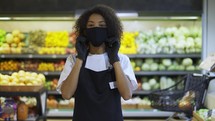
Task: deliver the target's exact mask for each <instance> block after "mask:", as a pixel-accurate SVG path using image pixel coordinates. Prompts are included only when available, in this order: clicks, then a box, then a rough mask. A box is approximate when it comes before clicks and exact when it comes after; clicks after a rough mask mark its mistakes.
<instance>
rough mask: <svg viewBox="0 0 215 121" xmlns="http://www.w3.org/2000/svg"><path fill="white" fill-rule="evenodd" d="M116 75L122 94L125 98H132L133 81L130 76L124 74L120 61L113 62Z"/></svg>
mask: <svg viewBox="0 0 215 121" xmlns="http://www.w3.org/2000/svg"><path fill="white" fill-rule="evenodd" d="M113 67H114V70H115V76H116V85H117V88H118V90H119V93H120V95H121V96H122V97H123V99H125V100H128V99H130V98H132V89H131V86H130V85H131V82H130V80H129V79H128V77H127V76H126V75H125V74H124V72H123V70H122V67H121V64H120V62H115V63H114V64H113Z"/></svg>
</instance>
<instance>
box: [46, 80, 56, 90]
mask: <svg viewBox="0 0 215 121" xmlns="http://www.w3.org/2000/svg"><path fill="white" fill-rule="evenodd" d="M57 84H58V79H56V78H54V79H52V80H51V81H46V83H45V87H46V89H47V90H56V88H57Z"/></svg>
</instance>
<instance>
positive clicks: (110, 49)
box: [106, 38, 120, 65]
mask: <svg viewBox="0 0 215 121" xmlns="http://www.w3.org/2000/svg"><path fill="white" fill-rule="evenodd" d="M119 48H120V43H119V40H118V39H116V38H112V39H109V40H108V42H107V44H106V52H107V54H108V57H109V61H110V64H112V65H113V64H114V63H115V62H117V61H119V56H118V51H119Z"/></svg>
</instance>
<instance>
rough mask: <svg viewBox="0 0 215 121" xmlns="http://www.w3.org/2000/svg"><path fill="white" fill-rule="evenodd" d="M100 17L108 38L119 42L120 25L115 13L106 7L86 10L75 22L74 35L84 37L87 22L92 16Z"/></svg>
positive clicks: (120, 34) (99, 6)
mask: <svg viewBox="0 0 215 121" xmlns="http://www.w3.org/2000/svg"><path fill="white" fill-rule="evenodd" d="M94 13H96V14H99V15H101V16H102V17H103V18H104V20H105V23H106V26H107V33H108V37H109V38H111V37H116V38H118V39H119V40H121V36H122V32H123V27H122V24H121V22H120V20H119V18H118V17H117V15H116V13H115V11H114V10H113V9H112V8H111V7H109V6H106V5H101V4H100V5H96V6H94V7H92V8H90V9H88V10H86V11H85V12H84V13H83V14H82V15H81V16H80V17H79V18H78V19H77V21H76V23H75V25H74V28H73V29H75V33H76V34H77V35H79V36H85V34H84V31H85V30H86V27H87V21H88V19H89V17H90V16H91V15H92V14H94Z"/></svg>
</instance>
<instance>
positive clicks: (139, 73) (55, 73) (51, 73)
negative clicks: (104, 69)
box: [0, 71, 201, 76]
mask: <svg viewBox="0 0 215 121" xmlns="http://www.w3.org/2000/svg"><path fill="white" fill-rule="evenodd" d="M13 72H14V71H0V73H1V74H12V73H13ZM29 72H31V71H29ZM33 72H36V73H42V74H44V75H46V76H58V75H60V74H61V72H60V71H33ZM134 73H135V75H136V76H154V75H186V74H189V73H201V71H135V72H134Z"/></svg>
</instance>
